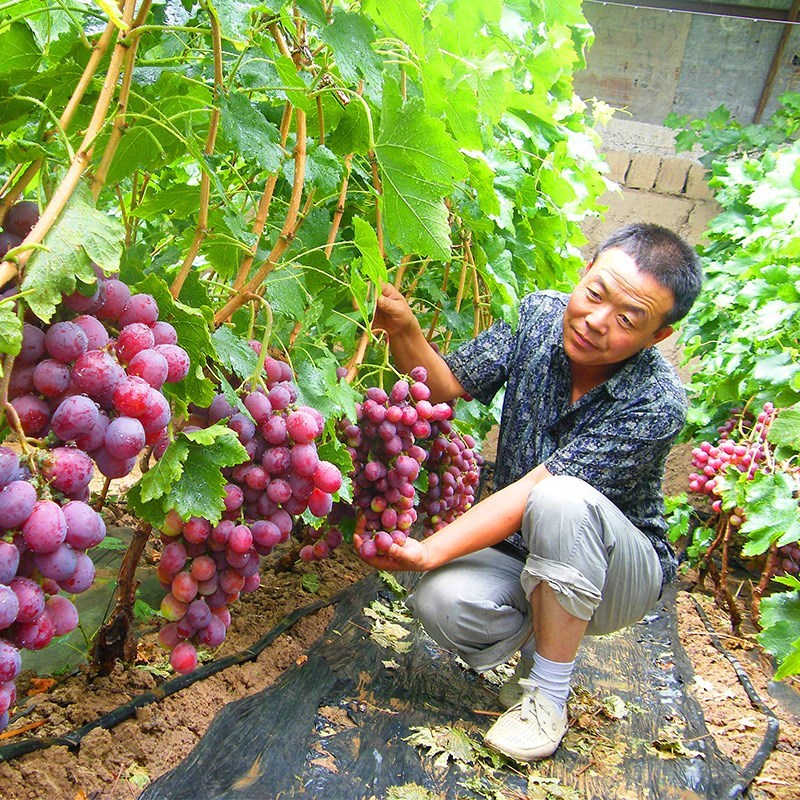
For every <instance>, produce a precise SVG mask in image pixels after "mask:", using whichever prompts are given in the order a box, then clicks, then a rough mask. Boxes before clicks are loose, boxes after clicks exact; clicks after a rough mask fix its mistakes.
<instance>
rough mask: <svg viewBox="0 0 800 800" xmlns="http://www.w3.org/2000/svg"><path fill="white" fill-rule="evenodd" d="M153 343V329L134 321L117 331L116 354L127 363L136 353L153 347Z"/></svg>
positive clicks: (154, 341)
mask: <svg viewBox="0 0 800 800" xmlns="http://www.w3.org/2000/svg"><path fill="white" fill-rule="evenodd" d="M155 343H156V339H155V336H154V335H153V331H152V330H151V329H150V328H149V327H148V326H147V325H145V324H144V323H141V322H134V323H131V324H130V325H126V326H125V327H123V328H122V330H121V331H120V332H119V336H118V337H117V344H116V349H117V355H118V356H119V358H120V360H121V361H123V362H124V363H126V364H127V363H129V362H130V360H131V359H132V358H133V357H134V356H135V355H136V354H137V353H140V352H141V351H142V350H150V349H152V348H153V347H155Z"/></svg>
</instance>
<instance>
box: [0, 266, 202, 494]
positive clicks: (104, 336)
mask: <svg viewBox="0 0 800 800" xmlns="http://www.w3.org/2000/svg"><path fill="white" fill-rule="evenodd" d="M64 306H65V307H66V308H68V309H70V310H72V311H73V312H75V313H76V315H75V316H73V317H72V318H71V319H68V320H62V321H59V322H55V323H53V324H52V325H47V326H41V327H39V326H36V325H33V324H29V323H25V326H24V330H23V337H22V348H21V350H20V352H19V355H18V356H17V357H16V359H15V361H14V367H13V369H12V371H11V378H10V381H9V386H8V393H9V399H10V400H11V405H12V406H13V407H14V410H15V411H16V413H17V416H18V417H19V422H20V425H21V427H22V430H23V432H24V433H25V435H26V436H29V437H35V438H39V439H44V438H45V437H47V439H48V443H50V442H53V443H56V442H65V443H70V444H74V445H75V446H76V448H77V450H76V452H82V453H89V454H90V455H91V457H92V459H93V460H94V461H95V463H96V464H97V467H98V469H99V470H100V472H101V473H102V474H103V475H105V476H106V477H107V478H121V477H123V476H124V475H127V474H128V473H130V472H131V470H132V469H133V468H134V466H135V465H136V460H137V457H138V456H139V454H140V453H141V452H142V451H143V450H144V448H145V447H146V446H148V445H158V444H159V443H162V442H165V441H166V429H167V425H168V424H169V422H170V419H171V416H172V415H171V411H170V408H169V404H168V403H167V400H166V398H165V397H164V395H163V394H162V393H161V391H160V390H161V387H162V386H163V385H164V384H165V383H174V382H177V381H180V380H182V379H183V378H185V377H186V375H187V373H188V371H189V356H188V355H187V353H186V351H185V350H184V349H183V348H182V347H180V346H179V345H178V344H177V341H178V337H177V334H176V332H175V329H174V328H173V327H172V325H170V324H169V323H168V322H163V321H161V322H159V320H158V306H157V305H156V301H155V300H154V299H153V297H151V296H150V295H148V294H134V295H131V293H130V290H129V289H128V287H127V286H126V285H125V284H124V283H122V281H120V280H117V279H116V278H106V279H104V278H102V277H100V276H98V281H97V286H96V288H95V291H94V293H93V295H92V296H91V297H86V296H84V295H82V294H80V293H78V292H76V293H74V294H71V295H69V296H66V297H64ZM109 333H111V335H109ZM84 488H85V487H84ZM86 491H87V492H88V489H86Z"/></svg>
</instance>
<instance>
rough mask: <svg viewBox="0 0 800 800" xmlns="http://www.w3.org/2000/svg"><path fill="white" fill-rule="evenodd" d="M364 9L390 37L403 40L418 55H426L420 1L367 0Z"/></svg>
mask: <svg viewBox="0 0 800 800" xmlns="http://www.w3.org/2000/svg"><path fill="white" fill-rule="evenodd" d="M362 7H363V9H364V11H366V12H367V14H369V16H370V17H372V19H374V20H375V22H377V23H378V24H379V25H380V26H381V27H382V28H383V29H384V30H385V31H387V32H388V34H389V35H390V36H395V37H397V38H398V39H402V40H403V41H404V42H405V43H406V44H407V45H408V46H409V47H410V48H411V49H412V50H413V51H414V52H415V53H416V54H417V55H419V56H422V55H424V52H425V44H424V41H423V33H422V8H421V6H420V4H419V2H418V0H394V2H391V3H384V2H378V0H366V2H364V3H362Z"/></svg>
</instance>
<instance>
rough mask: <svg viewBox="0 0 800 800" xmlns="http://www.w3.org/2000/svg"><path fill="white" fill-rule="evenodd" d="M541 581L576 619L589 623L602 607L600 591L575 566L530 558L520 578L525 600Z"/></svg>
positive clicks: (539, 557) (531, 556) (538, 557)
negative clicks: (600, 606)
mask: <svg viewBox="0 0 800 800" xmlns="http://www.w3.org/2000/svg"><path fill="white" fill-rule="evenodd" d="M540 581H544V582H545V583H547V584H549V585H550V588H551V589H553V591H554V592H555V593H556V600H558V603H559V605H560V606H561V607H562V608H563V609H564V611H566V612H567V613H568V614H570V615H572V616H573V617H577V618H578V619H582V620H586V621H588V620H590V619H591V618H592V616H593V614H594V612H595V611H596V610H597V607H598V606H599V605H600V601H601V599H602V596H601V594H600V591H599V590H598V589H597V587H596V586H595V585H594V584H593V583H591V582H590V581H588V580H587V579H586V578H585V577H584V575H583V574H582V573H581V572H579V571H578V570H577V569H575V567H571V566H570V565H569V564H562V563H561V562H559V561H551V560H550V559H547V558H542V557H541V556H536V555H529V556H528V558H527V560H526V561H525V566H524V568H523V570H522V574H521V575H520V583H521V584H522V588H523V590H524V591H525V595H526V597H528V598H530V596H531V594H532V593H533V590H534V589H535V588H536V587H537V586H538V585H539V583H540Z"/></svg>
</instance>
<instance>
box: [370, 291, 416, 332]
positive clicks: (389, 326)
mask: <svg viewBox="0 0 800 800" xmlns="http://www.w3.org/2000/svg"><path fill="white" fill-rule="evenodd" d="M415 322H416V319H415V318H414V312H413V311H412V310H411V306H409V305H408V302H407V301H406V299H405V297H403V295H402V294H400V292H399V291H397V289H395V288H394V286H392V285H391V284H389V283H384V284H383V287H382V288H381V293H380V296H379V297H378V302H377V304H376V307H375V317H374V319H373V320H372V329H373V330H382V331H386V333H388V334H389V338H390V339H391V337H392V336H395V335H397V334H401V333H405V332H408V331H410V330H412V329H413V327H414V324H415Z"/></svg>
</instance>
